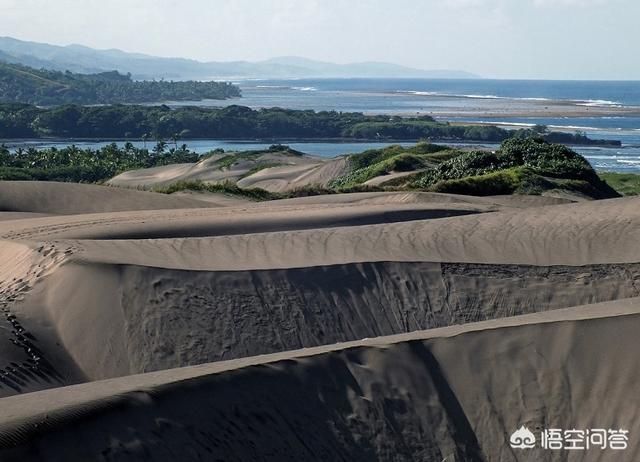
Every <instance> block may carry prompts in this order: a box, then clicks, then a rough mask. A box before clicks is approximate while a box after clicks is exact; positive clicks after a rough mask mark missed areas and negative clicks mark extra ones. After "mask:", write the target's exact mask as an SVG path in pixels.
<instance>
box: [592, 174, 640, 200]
mask: <svg viewBox="0 0 640 462" xmlns="http://www.w3.org/2000/svg"><path fill="white" fill-rule="evenodd" d="M598 176H599V177H600V179H601V180H603V181H605V182H606V183H607V184H608V185H609V186H611V187H612V188H613V189H615V190H616V191H617V192H618V193H620V194H622V195H623V196H637V195H638V194H640V175H637V174H635V173H615V172H602V173H599V174H598Z"/></svg>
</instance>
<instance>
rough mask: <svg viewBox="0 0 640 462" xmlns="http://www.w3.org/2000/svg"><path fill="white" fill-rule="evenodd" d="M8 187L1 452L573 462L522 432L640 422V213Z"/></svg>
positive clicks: (0, 239)
mask: <svg viewBox="0 0 640 462" xmlns="http://www.w3.org/2000/svg"><path fill="white" fill-rule="evenodd" d="M305 168H306V167H305ZM268 170H269V169H267V170H265V171H261V172H263V175H262V178H263V180H264V181H276V179H277V178H276V177H275V176H273V175H272V174H273V173H274V172H269V171H268ZM261 172H258V173H261ZM261 181H262V180H261ZM272 185H273V187H274V188H275V187H276V183H272ZM4 190H7V191H9V193H8V194H9V196H3V195H2V194H0V198H2V199H1V200H6V201H7V203H11V204H14V205H15V208H14V210H15V212H5V213H17V215H9V217H11V218H8V219H7V220H4V221H0V309H1V310H2V318H3V320H2V321H1V323H2V326H1V327H3V329H0V397H3V398H2V399H0V447H1V448H3V449H2V450H0V459H1V460H5V459H6V460H14V459H15V460H25V458H27V460H28V458H29V457H32V458H35V459H37V460H64V454H65V451H67V450H68V449H69V448H70V447H74V445H73V443H72V441H74V438H78V437H80V436H79V435H81V436H82V438H83V441H86V444H84V445H83V448H82V451H85V452H83V453H80V452H78V454H79V455H78V457H80V458H81V459H82V460H96V459H97V460H100V458H102V459H106V460H109V459H115V460H140V459H141V458H143V457H146V458H148V459H151V460H168V459H169V458H173V459H175V458H178V459H179V460H182V459H184V460H197V458H198V457H202V458H204V459H206V460H225V461H227V460H286V457H289V458H290V459H291V460H381V461H396V460H407V461H409V460H429V461H430V460H436V461H438V462H439V461H442V460H444V459H447V460H462V461H466V460H491V461H493V460H555V459H553V458H552V457H551V455H550V453H540V452H535V451H532V452H530V453H528V455H527V456H526V457H524V458H523V456H522V455H521V454H519V453H515V452H513V451H512V450H510V449H509V446H508V445H506V444H505V438H508V435H509V434H510V432H512V431H513V430H515V428H516V426H519V425H521V424H526V425H529V426H530V427H531V428H536V426H547V427H550V426H553V425H560V426H565V427H567V428H572V427H574V426H582V427H603V426H614V427H616V428H617V427H620V426H623V427H626V428H629V429H631V430H632V432H633V431H635V432H637V431H639V430H640V428H637V425H638V424H637V423H636V422H638V421H640V420H638V419H637V417H636V415H635V414H636V409H635V407H633V406H628V405H626V401H625V400H626V398H625V397H629V396H633V393H634V392H635V390H636V388H637V383H640V382H638V379H639V377H636V375H637V370H639V369H638V364H637V359H636V356H637V355H635V347H634V344H635V336H636V335H635V332H636V331H637V329H638V327H640V326H638V325H637V324H638V322H640V321H639V320H640V318H639V317H638V313H639V310H640V308H638V307H640V304H639V302H638V300H639V299H640V283H639V281H640V251H639V250H638V249H637V246H635V245H633V244H632V243H633V242H635V241H636V240H638V239H639V238H640V199H638V198H625V199H613V200H607V201H592V202H583V203H571V202H569V201H567V200H564V199H561V198H550V197H528V196H519V197H515V196H514V197H507V196H499V197H483V198H478V197H467V196H456V195H449V194H434V193H417V192H400V193H357V194H335V195H328V196H318V197H305V198H299V199H287V200H280V201H273V202H266V203H265V202H262V203H253V202H252V203H247V202H244V201H239V202H236V201H233V200H230V201H227V202H226V203H225V202H224V200H223V199H225V198H221V201H220V203H217V202H216V201H215V200H214V202H213V203H211V202H208V201H207V200H199V199H197V198H194V197H192V196H186V197H185V196H166V195H160V194H155V193H143V192H139V191H133V190H119V189H117V188H109V187H97V186H87V185H59V184H49V185H42V184H37V183H17V182H16V183H11V182H6V183H2V182H0V193H1V192H2V191H4ZM114 191H115V193H114V194H112V192H114ZM85 192H86V195H85ZM121 194H122V195H121ZM75 196H77V197H75ZM101 196H102V197H103V198H104V201H103V202H102V203H101V204H94V203H95V202H98V198H99V197H101ZM5 197H11V198H15V199H16V200H15V202H14V201H13V200H9V199H5ZM195 197H198V196H195ZM47 207H50V208H49V209H47ZM136 207H137V208H136ZM38 213H43V214H49V215H51V216H38V215H36V216H32V215H31V214H38ZM523 314H526V315H527V316H524V317H521V316H520V315H523ZM480 321H481V322H480ZM349 342H351V343H349ZM300 349H303V350H300ZM611 358H615V361H612V359H611ZM614 363H615V364H614ZM197 365H200V366H197ZM184 366H192V367H188V368H184ZM175 368H178V369H175ZM620 368H622V369H620ZM149 371H157V372H153V373H151V374H145V375H137V374H141V373H145V372H149ZM102 380H104V381H102ZM634 387H636V388H634ZM605 390H609V394H608V395H607V394H606V393H605ZM596 396H597V398H596ZM212 416H214V417H215V418H213V417H212ZM125 422H126V423H125ZM303 422H304V423H303ZM36 424H37V427H36V426H34V425H36ZM637 441H638V440H634V441H633V442H632V446H631V448H630V451H629V453H628V454H637V450H638V449H639V446H638V443H637ZM74 449H77V448H74ZM77 450H78V451H80V449H77ZM169 454H172V456H169ZM285 455H286V457H285ZM616 455H617V453H616V454H613V455H612V454H611V453H606V454H605V455H604V456H603V455H602V454H599V453H598V452H589V453H588V455H587V456H585V457H583V456H584V454H580V455H579V456H580V457H582V458H580V457H578V455H576V456H573V455H571V456H569V458H568V459H563V460H573V458H574V457H575V458H576V460H578V459H579V460H605V461H606V460H625V459H620V458H615V457H613V456H616ZM625 455H626V453H625ZM611 457H613V458H611ZM629 460H633V459H629Z"/></svg>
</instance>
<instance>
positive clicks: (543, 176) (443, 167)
mask: <svg viewBox="0 0 640 462" xmlns="http://www.w3.org/2000/svg"><path fill="white" fill-rule="evenodd" d="M410 187H413V188H418V189H425V190H431V191H439V192H445V191H446V192H456V193H458V194H469V195H494V194H513V193H519V194H540V193H541V192H543V191H545V190H549V189H565V190H571V191H576V192H580V193H584V194H587V195H589V196H590V197H594V198H607V197H617V196H619V195H618V193H616V191H615V190H613V189H612V188H611V187H610V186H609V185H607V183H606V182H604V181H602V180H601V179H600V178H598V176H597V174H596V173H595V171H594V170H593V168H592V167H591V165H590V164H589V162H587V160H586V159H585V158H584V157H582V156H581V155H579V154H577V153H575V152H574V151H572V150H571V149H569V148H567V147H566V146H563V145H558V144H551V143H549V142H547V141H544V140H542V139H539V138H528V139H510V140H507V141H505V142H504V143H502V145H501V147H500V149H499V150H498V151H496V152H487V151H474V152H467V153H464V154H461V155H459V156H457V157H455V158H453V159H449V160H447V161H444V162H442V163H441V164H440V165H437V166H436V167H434V168H433V169H430V170H428V171H426V172H425V173H424V174H422V175H420V176H418V177H417V178H415V179H413V181H412V182H411V183H410Z"/></svg>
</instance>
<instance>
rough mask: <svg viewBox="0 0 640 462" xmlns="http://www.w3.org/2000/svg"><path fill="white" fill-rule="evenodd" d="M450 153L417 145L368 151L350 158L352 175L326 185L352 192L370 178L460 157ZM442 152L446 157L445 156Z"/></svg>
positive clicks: (446, 148) (431, 146)
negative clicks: (353, 188)
mask: <svg viewBox="0 0 640 462" xmlns="http://www.w3.org/2000/svg"><path fill="white" fill-rule="evenodd" d="M447 151H448V152H447ZM451 151H452V150H451V149H449V148H448V147H446V146H439V145H436V144H431V143H427V142H420V143H418V144H416V145H415V146H412V147H408V148H405V147H402V146H399V145H393V146H388V147H386V148H383V149H370V150H368V151H365V152H363V153H360V154H353V155H351V156H349V163H350V164H351V171H350V172H349V173H347V174H346V175H344V176H342V177H340V178H336V179H334V180H333V181H332V182H331V183H329V186H330V187H332V188H340V189H344V188H352V187H355V186H356V185H361V184H363V183H365V182H367V181H369V180H370V179H372V178H375V177H377V176H380V175H387V174H389V173H391V172H410V171H413V170H420V169H422V168H425V167H427V166H428V165H432V164H433V163H437V162H441V161H442V160H444V159H449V158H451V157H453V156H454V155H458V154H459V153H455V154H454V153H452V152H451ZM445 152H447V154H444V153H445Z"/></svg>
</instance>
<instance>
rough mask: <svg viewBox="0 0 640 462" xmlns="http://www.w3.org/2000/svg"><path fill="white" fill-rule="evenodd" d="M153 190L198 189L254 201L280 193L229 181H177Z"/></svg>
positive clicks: (279, 197)
mask: <svg viewBox="0 0 640 462" xmlns="http://www.w3.org/2000/svg"><path fill="white" fill-rule="evenodd" d="M153 191H154V192H158V193H163V194H173V193H176V192H181V191H200V192H210V193H223V194H230V195H232V196H239V197H244V198H247V199H251V200H254V201H266V200H274V199H281V198H282V197H281V195H280V194H277V193H272V192H269V191H267V190H264V189H261V188H241V187H239V186H238V185H237V184H235V183H232V182H230V181H225V182H224V183H204V182H202V181H178V182H176V183H173V184H171V185H169V186H165V187H158V188H154V189H153Z"/></svg>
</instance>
